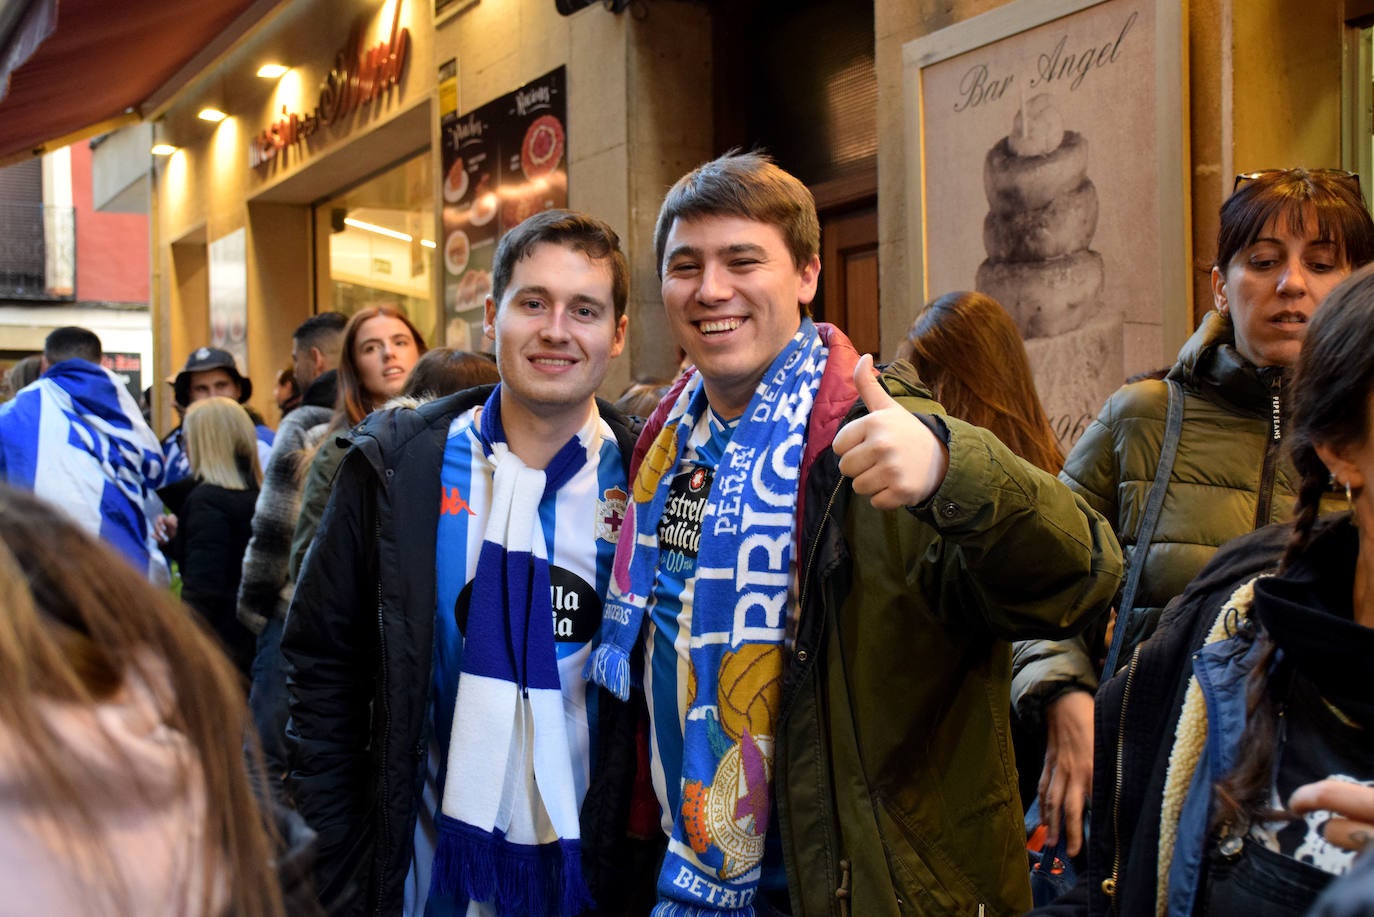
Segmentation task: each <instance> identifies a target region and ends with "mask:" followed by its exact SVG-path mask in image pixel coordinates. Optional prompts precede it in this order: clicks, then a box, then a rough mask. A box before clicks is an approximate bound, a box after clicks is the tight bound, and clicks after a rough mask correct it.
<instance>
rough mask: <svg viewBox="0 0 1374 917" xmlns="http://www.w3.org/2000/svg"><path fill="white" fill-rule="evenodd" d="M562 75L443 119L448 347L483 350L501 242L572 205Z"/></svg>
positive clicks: (543, 78)
mask: <svg viewBox="0 0 1374 917" xmlns="http://www.w3.org/2000/svg"><path fill="white" fill-rule="evenodd" d="M565 87H566V75H565V68H563V67H559V68H558V69H557V70H553V71H550V72H549V73H546V74H544V75H543V76H541V77H539V78H538V79H536V80H531V81H530V82H528V83H526V84H525V85H524V86H521V87H520V88H519V89H517V90H515V91H514V92H511V93H507V94H506V95H504V96H501V97H500V98H498V99H495V100H493V101H491V102H488V103H487V104H485V105H482V106H480V107H479V108H476V109H473V110H472V111H470V112H468V113H466V114H463V115H458V114H456V113H455V114H450V115H447V116H445V117H444V118H443V120H442V121H441V124H440V133H441V137H442V143H443V168H444V173H443V174H444V180H443V184H442V188H441V193H442V196H443V202H444V209H443V229H444V246H443V255H444V258H443V261H444V303H445V309H446V312H447V316H448V322H447V328H446V335H445V339H446V341H447V343H448V345H449V346H450V347H457V348H460V349H465V350H466V349H479V350H480V349H483V347H484V344H483V332H482V308H483V304H484V303H485V301H486V297H487V295H488V294H489V293H490V292H491V265H492V258H493V256H494V255H495V251H496V242H497V240H498V239H500V237H501V236H502V235H503V234H504V233H505V232H506V231H507V230H509V229H510V228H511V227H513V226H515V225H516V224H518V223H519V222H520V221H521V220H524V219H525V218H526V217H528V216H531V215H532V214H535V213H538V212H539V211H541V210H548V209H550V208H552V207H566V206H567V205H568V167H567V160H566V156H565V153H566V150H567V93H566V88H565Z"/></svg>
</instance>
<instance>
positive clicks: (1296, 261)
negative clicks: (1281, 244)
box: [1279, 254, 1307, 299]
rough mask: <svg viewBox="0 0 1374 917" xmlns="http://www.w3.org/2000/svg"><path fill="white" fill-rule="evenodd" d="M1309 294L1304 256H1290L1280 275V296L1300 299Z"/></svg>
mask: <svg viewBox="0 0 1374 917" xmlns="http://www.w3.org/2000/svg"><path fill="white" fill-rule="evenodd" d="M1306 294H1307V271H1306V269H1305V268H1304V267H1303V263H1302V255H1301V254H1294V255H1291V256H1289V258H1288V260H1287V261H1286V262H1285V264H1284V266H1283V272H1282V273H1281V274H1279V295H1280V296H1288V297H1291V298H1294V299H1296V298H1298V297H1301V296H1304V295H1306Z"/></svg>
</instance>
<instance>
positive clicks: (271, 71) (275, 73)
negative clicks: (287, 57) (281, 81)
mask: <svg viewBox="0 0 1374 917" xmlns="http://www.w3.org/2000/svg"><path fill="white" fill-rule="evenodd" d="M290 69H291V68H290V67H283V66H282V65H281V64H263V65H262V66H261V67H259V68H258V76H260V77H262V78H263V79H264V80H275V79H276V78H277V77H279V76H281V75H282V74H283V73H285V72H286V71H287V70H290Z"/></svg>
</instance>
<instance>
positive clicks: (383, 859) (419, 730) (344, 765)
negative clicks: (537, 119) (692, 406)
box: [282, 211, 635, 917]
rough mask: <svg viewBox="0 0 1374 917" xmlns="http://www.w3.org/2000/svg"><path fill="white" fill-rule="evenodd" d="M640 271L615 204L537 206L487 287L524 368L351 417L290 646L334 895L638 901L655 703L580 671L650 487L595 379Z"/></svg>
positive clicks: (293, 701)
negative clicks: (630, 261) (633, 273)
mask: <svg viewBox="0 0 1374 917" xmlns="http://www.w3.org/2000/svg"><path fill="white" fill-rule="evenodd" d="M627 285H628V270H627V267H626V263H625V258H624V255H622V254H621V251H620V247H619V239H618V238H617V237H616V234H615V233H614V232H613V231H612V230H611V229H610V227H608V226H607V225H606V224H604V223H602V222H601V221H599V220H595V219H592V218H590V217H586V216H583V215H581V214H576V213H571V212H568V211H545V212H544V213H541V214H538V215H536V216H533V217H531V218H529V219H528V220H526V221H525V222H523V223H521V224H520V225H519V226H517V227H516V228H515V229H513V230H511V231H510V232H509V233H508V234H507V235H506V236H504V237H503V238H502V240H501V242H500V244H499V245H498V247H497V250H496V254H495V261H494V264H493V270H492V295H491V296H490V297H489V298H488V299H487V302H486V329H487V332H488V334H490V335H492V336H494V338H495V341H496V354H497V364H498V367H499V369H500V371H501V379H502V381H501V383H500V384H499V385H498V386H495V387H490V386H488V387H483V388H478V389H470V390H467V391H464V392H459V393H457V394H455V395H451V396H448V397H445V398H440V399H438V400H435V401H431V402H429V403H428V404H424V405H421V406H420V407H418V408H414V409H412V408H397V409H393V410H383V411H378V412H377V413H376V414H374V415H373V416H372V417H371V418H369V419H368V420H367V421H366V423H365V424H364V425H363V426H362V427H361V428H360V429H359V430H358V431H356V432H355V433H354V434H353V439H354V447H353V448H352V449H351V450H350V451H349V452H348V454H347V456H346V457H345V458H344V461H343V464H342V466H341V468H340V471H339V474H338V477H337V478H336V480H335V487H334V492H333V496H332V498H331V500H330V503H329V506H328V508H327V509H326V510H325V513H324V516H323V518H322V519H321V523H320V529H319V533H318V534H317V536H316V539H315V542H314V545H313V547H312V548H311V551H310V553H309V554H308V555H307V558H306V562H305V566H304V568H303V570H302V572H301V577H300V581H299V583H298V584H297V587H296V591H295V596H294V598H293V600H292V604H291V609H290V613H289V615H288V618H287V625H286V631H285V635H284V638H283V642H282V651H283V655H284V657H285V659H286V663H287V670H288V687H289V692H290V708H291V724H290V726H289V727H288V730H287V733H288V741H289V743H290V744H291V746H292V747H291V757H292V770H291V773H290V775H289V781H288V782H289V784H290V785H291V788H292V792H293V795H294V797H295V799H296V802H297V803H298V805H299V807H300V810H301V812H302V813H303V814H304V815H305V817H306V819H307V820H308V821H309V822H310V824H311V827H313V828H314V829H315V830H316V831H317V832H318V833H319V838H320V848H321V849H320V853H319V857H318V861H319V868H318V889H319V891H320V893H321V896H322V899H323V901H324V903H325V904H326V905H327V906H328V907H329V909H330V910H331V912H333V913H354V912H360V911H362V910H366V912H368V913H382V914H397V913H405V914H414V915H420V914H425V915H450V914H452V915H465V917H488V915H496V917H524V915H564V917H571V915H575V914H583V913H607V914H609V913H612V912H613V909H614V908H619V909H620V911H619V912H622V913H623V912H624V911H623V908H624V907H625V906H626V905H625V904H624V902H623V901H621V900H620V897H621V894H620V893H622V892H623V891H624V889H625V886H626V883H625V882H624V879H623V876H622V875H620V874H619V872H618V869H617V867H623V865H624V862H625V859H624V856H625V851H624V849H623V844H624V842H625V840H626V838H625V825H626V818H627V813H628V808H629V797H630V790H631V785H632V782H633V777H634V752H635V746H634V737H635V718H634V715H633V708H631V707H630V706H629V705H626V704H624V703H622V702H620V701H619V700H617V699H616V698H614V697H613V696H611V695H610V694H609V693H608V692H605V691H602V690H599V689H597V688H596V687H595V686H591V685H588V684H587V683H586V682H585V681H584V680H583V679H582V677H581V672H582V669H583V666H584V665H585V663H586V660H587V658H588V656H589V654H590V652H591V649H592V646H593V644H592V641H593V638H594V637H595V635H596V632H597V628H598V625H599V624H600V621H601V609H602V601H603V598H604V596H605V595H606V591H607V589H608V587H609V582H610V573H611V563H612V560H613V558H614V555H615V545H616V540H617V538H618V537H619V532H620V527H621V521H622V519H623V518H624V513H625V505H626V500H627V497H628V493H627V481H628V478H627V476H626V470H627V464H628V457H629V451H630V446H631V444H632V442H633V437H632V435H631V433H630V430H629V428H628V426H627V425H626V422H625V420H624V418H622V417H621V416H620V415H619V414H618V413H617V412H616V411H615V410H614V409H613V408H611V407H610V406H609V405H606V404H604V403H600V402H598V401H597V400H596V398H595V392H596V389H597V386H599V385H600V384H601V382H602V380H603V379H604V378H605V375H606V370H607V368H608V366H609V363H610V360H611V359H613V358H614V357H616V356H617V355H619V353H620V352H621V350H622V349H623V347H624V343H625V328H626V317H625V304H626V299H627ZM584 803H585V805H584ZM608 865H609V868H607V867H608Z"/></svg>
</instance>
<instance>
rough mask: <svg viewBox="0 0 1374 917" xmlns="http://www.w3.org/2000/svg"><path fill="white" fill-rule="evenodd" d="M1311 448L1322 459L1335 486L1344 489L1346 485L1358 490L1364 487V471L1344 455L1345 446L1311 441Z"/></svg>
mask: <svg viewBox="0 0 1374 917" xmlns="http://www.w3.org/2000/svg"><path fill="white" fill-rule="evenodd" d="M1312 448H1313V449H1315V450H1316V452H1317V457H1318V458H1320V459H1321V460H1322V464H1323V465H1325V466H1326V469H1327V470H1328V471H1330V472H1331V477H1332V478H1333V479H1334V480H1335V482H1336V485H1337V487H1339V488H1340V489H1341V490H1344V489H1345V488H1346V486H1347V485H1348V486H1349V487H1350V489H1351V490H1359V489H1361V488H1362V487H1364V472H1363V471H1361V470H1360V466H1359V463H1357V462H1353V461H1351V460H1350V459H1348V458H1346V457H1345V453H1346V451H1347V450H1346V449H1345V447H1343V446H1331V445H1328V444H1326V443H1313V444H1312Z"/></svg>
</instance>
